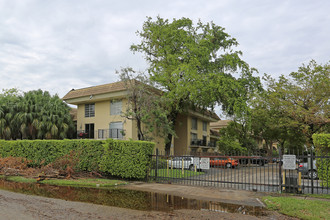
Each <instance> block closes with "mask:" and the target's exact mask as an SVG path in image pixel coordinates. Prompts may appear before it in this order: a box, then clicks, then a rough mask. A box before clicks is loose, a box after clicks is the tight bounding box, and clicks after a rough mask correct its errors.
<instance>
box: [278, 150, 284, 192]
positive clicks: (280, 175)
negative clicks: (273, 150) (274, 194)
mask: <svg viewBox="0 0 330 220" xmlns="http://www.w3.org/2000/svg"><path fill="white" fill-rule="evenodd" d="M278 157H279V158H278V160H279V163H278V177H279V186H280V189H281V193H282V191H283V190H282V181H283V180H282V166H281V163H282V162H283V161H281V157H282V151H281V147H279V148H278Z"/></svg>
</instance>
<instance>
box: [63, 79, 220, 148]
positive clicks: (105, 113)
mask: <svg viewBox="0 0 330 220" xmlns="http://www.w3.org/2000/svg"><path fill="white" fill-rule="evenodd" d="M128 92H129V91H128V90H127V88H126V86H125V83H124V82H122V81H120V82H115V83H109V84H104V85H98V86H93V87H87V88H81V89H72V90H71V91H69V92H68V93H67V94H66V95H65V96H64V97H63V100H64V101H65V102H66V103H68V104H71V105H76V106H77V138H90V139H107V138H114V139H123V140H137V139H138V135H137V126H136V122H135V121H134V120H130V119H127V118H125V117H124V116H123V112H125V111H126V109H127V108H129V106H128V100H127V96H128ZM218 120H219V117H218V116H217V115H216V114H215V113H213V112H211V111H202V110H200V111H193V110H189V111H188V112H187V113H185V114H179V115H178V118H177V123H176V126H175V131H176V135H177V137H175V138H173V140H172V146H171V153H172V154H176V155H179V154H187V153H189V152H213V151H214V149H215V141H214V138H215V137H214V134H213V136H212V134H211V131H210V122H216V121H218ZM212 137H213V139H212ZM153 141H154V142H155V143H156V148H158V149H159V150H160V151H164V148H165V143H164V140H163V139H162V138H160V137H156V136H155V137H154V138H153Z"/></svg>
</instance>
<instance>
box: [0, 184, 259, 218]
mask: <svg viewBox="0 0 330 220" xmlns="http://www.w3.org/2000/svg"><path fill="white" fill-rule="evenodd" d="M188 188H189V190H188ZM196 188H197V187H184V186H173V185H168V186H167V185H164V184H132V185H130V186H125V187H116V188H111V189H100V188H76V187H68V186H52V185H46V184H35V183H16V182H11V181H6V180H0V189H3V190H8V191H12V192H18V193H24V194H29V195H38V196H43V197H49V198H57V199H62V200H69V201H79V202H88V203H93V204H99V205H106V206H112V207H120V208H127V209H133V210H141V211H161V212H172V211H174V210H181V209H189V210H208V211H215V212H225V213H240V214H244V215H253V216H263V215H265V212H264V211H265V210H264V208H263V207H262V206H263V205H262V203H260V202H259V201H258V200H257V199H256V200H255V201H252V200H251V198H249V199H248V196H249V194H246V193H249V192H246V193H243V192H241V193H239V195H240V196H237V195H235V194H236V193H235V192H233V191H226V192H225V191H222V192H221V191H219V192H218V193H219V195H221V197H222V198H221V197H219V198H218V196H219V195H217V194H218V193H214V191H213V193H212V196H211V197H210V193H211V192H210V191H209V190H208V189H203V188H200V187H199V189H198V190H197V189H196ZM145 189H149V190H148V191H147V190H145ZM150 191H153V192H150ZM165 191H167V192H170V193H163V192H165ZM178 192H180V193H178ZM194 192H195V193H194ZM187 193H189V194H190V196H188V197H184V196H183V195H184V194H187ZM194 196H196V198H193V197H194ZM197 197H198V198H197ZM229 197H230V200H229V201H234V202H233V203H228V200H227V203H224V202H221V201H222V200H223V199H225V198H226V199H228V198H229ZM207 198H208V199H207ZM204 199H205V200H204ZM235 200H236V203H235ZM238 201H240V202H238Z"/></svg>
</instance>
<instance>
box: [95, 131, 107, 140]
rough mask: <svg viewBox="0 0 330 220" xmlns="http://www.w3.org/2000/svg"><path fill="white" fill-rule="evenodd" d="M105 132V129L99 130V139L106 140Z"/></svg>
mask: <svg viewBox="0 0 330 220" xmlns="http://www.w3.org/2000/svg"><path fill="white" fill-rule="evenodd" d="M105 131H106V130H104V129H99V130H98V132H97V133H98V139H104V138H105Z"/></svg>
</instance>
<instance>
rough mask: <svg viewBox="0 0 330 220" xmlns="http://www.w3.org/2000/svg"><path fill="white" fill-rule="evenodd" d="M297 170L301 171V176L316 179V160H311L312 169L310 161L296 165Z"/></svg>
mask: <svg viewBox="0 0 330 220" xmlns="http://www.w3.org/2000/svg"><path fill="white" fill-rule="evenodd" d="M298 171H299V172H301V175H302V176H307V177H308V178H309V179H312V177H313V179H317V178H318V175H317V169H316V160H313V169H311V162H309V163H308V162H306V163H300V164H299V166H298Z"/></svg>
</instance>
